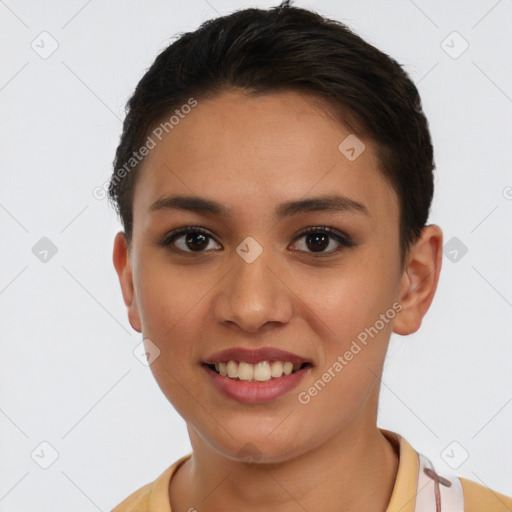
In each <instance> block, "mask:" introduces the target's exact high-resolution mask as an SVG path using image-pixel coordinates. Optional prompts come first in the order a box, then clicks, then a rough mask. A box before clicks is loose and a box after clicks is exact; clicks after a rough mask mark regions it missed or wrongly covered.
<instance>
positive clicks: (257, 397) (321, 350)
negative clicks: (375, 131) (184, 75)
mask: <svg viewBox="0 0 512 512" xmlns="http://www.w3.org/2000/svg"><path fill="white" fill-rule="evenodd" d="M350 135H351V131H350V129H349V128H347V127H345V126H344V125H342V124H340V123H339V122H337V121H335V120H334V119H333V118H332V117H330V116H329V115H328V114H327V113H326V111H325V109H323V108H322V106H321V104H320V103H319V102H318V100H315V99H314V98H313V97H311V96H304V95H299V94H298V93H294V92H283V93H273V94H269V95H264V96H260V97H249V96H245V95H243V94H241V93H239V92H225V93H223V94H222V95H220V96H217V97H216V98H214V99H209V100H205V101H199V102H198V105H197V106H196V107H195V108H194V109H192V110H191V112H190V113H189V114H187V115H186V116H185V117H184V118H183V119H181V120H180V122H179V124H178V125H176V126H175V127H174V128H173V130H172V131H170V132H169V134H167V135H166V136H165V137H164V138H163V139H162V141H161V142H159V143H158V144H157V145H156V147H155V148H154V149H152V150H151V151H150V153H149V154H148V156H147V157H146V159H145V161H144V162H143V164H142V167H141V169H140V175H139V178H138V181H137V184H136V187H135V191H134V200H133V218H134V230H133V238H132V245H131V248H130V252H129V253H128V255H127V259H126V262H125V264H124V265H123V272H124V274H123V278H122V279H123V281H124V282H122V284H123V293H124V296H125V301H126V303H127V305H128V311H129V318H130V322H131V325H132V326H133V327H134V328H135V329H136V330H137V331H139V332H142V334H143V337H144V338H145V339H146V340H151V343H149V342H148V341H146V347H147V349H148V351H149V352H150V353H153V354H154V355H155V354H157V353H158V351H157V350H156V349H155V348H154V347H155V346H156V347H158V350H159V351H160V352H159V355H158V357H156V358H155V359H154V361H153V362H152V364H151V370H152V372H153V374H154V376H155V378H156V380H157V382H158V384H159V386H160V388H161V389H162V391H163V393H164V394H165V396H166V397H167V398H168V399H169V401H170V402H171V403H172V404H173V405H174V407H175V408H176V409H177V411H178V412H179V413H180V415H181V416H182V417H183V418H184V419H185V421H186V422H187V425H188V428H189V432H190V433H191V436H195V437H196V438H198V439H201V440H202V442H203V443H204V444H205V445H207V446H208V447H209V448H211V449H212V450H215V451H216V452H217V453H220V454H223V455H225V456H226V457H229V458H236V457H237V456H240V453H241V452H240V450H242V451H243V450H246V449H248V450H253V451H256V452H257V453H258V457H259V458H261V460H266V461H269V462H270V461H283V460H286V459H288V458H291V457H294V456H298V455H301V454H303V453H305V452H307V451H308V450H312V449H314V448H315V447H318V446H320V445H321V444H322V443H324V442H325V440H327V439H332V438H333V437H334V436H336V435H342V434H343V435H347V433H351V432H352V433H355V432H364V431H368V430H369V429H372V428H373V429H375V424H376V413H377V398H378V392H379V376H380V374H381V371H382V365H383V361H384V357H385V353H386V349H387V345H388V341H389V337H390V335H391V332H392V330H393V324H394V322H395V321H396V319H397V317H399V315H400V313H399V309H400V306H399V305H398V306H397V300H398V299H399V295H400V288H401V279H402V273H401V269H400V252H399V205H398V198H397V195H396V194H395V192H394V190H393V189H392V187H391V185H390V184H389V183H388V182H387V181H386V179H385V178H384V177H383V176H382V174H381V172H380V171H379V169H378V167H379V163H378V161H377V158H376V153H375V147H374V145H373V144H372V142H371V141H369V140H360V141H359V142H358V144H360V143H361V142H363V143H364V145H365V147H364V151H363V152H362V153H361V154H360V155H359V156H358V157H357V158H355V159H354V155H355V156H357V153H359V151H360V149H361V148H362V146H360V145H359V146H354V141H353V140H352V139H348V142H350V141H351V140H352V144H348V142H346V143H345V146H344V145H343V144H342V150H340V149H339V146H340V144H341V143H342V142H343V141H344V140H345V139H346V138H347V137H348V136H350ZM347 144H348V148H347ZM350 147H354V148H355V151H353V152H352V151H351V150H350ZM347 156H349V157H350V158H348V157H347ZM177 196H181V197H182V199H181V200H179V199H177ZM190 196H195V197H198V198H200V199H201V200H202V201H201V200H188V201H187V200H185V199H183V197H190ZM335 197H336V198H337V199H334V198H335ZM322 198H323V200H322ZM326 198H327V199H326ZM328 199H331V200H330V201H329V200H328ZM206 201H207V202H206ZM178 229H179V230H181V231H180V232H179V233H177V232H176V230H178ZM116 245H117V248H116V249H115V250H118V251H119V252H122V250H123V249H122V240H121V239H116ZM120 275H121V274H120ZM226 351H227V352H226ZM350 354H351V355H350ZM228 361H232V362H231V363H228ZM265 361H266V362H265ZM279 362H280V363H279ZM283 363H285V364H283ZM286 363H288V364H286ZM290 363H291V365H290ZM290 371H292V373H291V374H289V375H288V373H289V372H290ZM226 372H228V375H223V374H225V373H226ZM229 375H230V376H231V377H230V376H229ZM251 375H252V377H251ZM273 375H274V376H273ZM240 378H241V380H239V379H240ZM246 379H250V380H246ZM249 443H250V444H249ZM237 454H238V455H237Z"/></svg>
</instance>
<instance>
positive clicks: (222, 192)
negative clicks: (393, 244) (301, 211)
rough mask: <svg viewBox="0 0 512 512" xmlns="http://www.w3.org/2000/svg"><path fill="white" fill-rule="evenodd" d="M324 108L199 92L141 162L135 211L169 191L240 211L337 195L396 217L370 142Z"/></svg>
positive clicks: (277, 97)
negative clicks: (205, 97) (207, 95)
mask: <svg viewBox="0 0 512 512" xmlns="http://www.w3.org/2000/svg"><path fill="white" fill-rule="evenodd" d="M328 108H329V106H328V105H327V104H325V103H323V102H322V101H321V100H319V99H318V98H315V97H313V96H309V95H303V94H299V93H296V92H289V91H287V92H280V93H272V94H266V95H260V96H248V95H245V94H243V93H241V92H235V91H230V92H225V93H222V94H220V95H219V96H217V97H215V98H213V99H208V100H203V101H201V100H200V99H199V100H198V104H197V106H196V107H195V108H193V109H192V110H191V111H190V113H188V114H186V115H182V117H181V118H180V120H179V122H178V123H177V124H175V125H173V127H172V129H170V130H169V133H165V132H164V134H163V136H162V137H161V139H162V140H161V141H159V140H156V146H155V147H154V148H153V149H152V150H151V151H150V152H149V154H148V155H147V156H146V158H145V160H144V162H143V163H142V166H141V168H140V169H139V172H140V173H141V174H140V176H139V179H138V181H137V185H136V187H135V194H134V205H133V206H134V216H136V215H137V212H138V213H143V212H148V211H150V210H151V205H152V204H153V203H154V202H155V201H157V200H158V199H160V198H162V197H164V196H165V195H167V194H169V195H170V194H185V195H195V196H201V197H206V198H210V199H213V200H215V201H216V202H219V203H222V204H225V205H226V206H227V207H228V208H229V210H230V211H231V212H233V213H236V214H237V215H239V216H240V215H242V216H243V215H249V212H252V213H254V212H257V213H258V214H260V213H262V212H268V213H269V215H270V213H271V212H273V211H274V209H275V206H276V205H277V204H278V203H279V204H281V203H283V202H286V201H292V200H296V199H298V198H306V197H308V196H317V195H326V194H328V195H333V194H341V195H344V196H346V197H348V198H349V199H352V200H353V201H356V202H359V203H362V204H364V205H365V206H367V208H368V210H369V212H370V214H371V216H374V215H375V216H376V218H378V217H379V216H381V215H382V214H384V213H387V214H389V215H390V219H389V220H390V221H391V220H392V221H393V222H395V221H396V222H397V221H398V201H397V197H396V194H395V192H394V190H393V189H392V187H391V185H390V184H389V182H388V181H387V180H386V179H385V178H384V177H383V175H382V173H381V171H380V170H379V168H378V166H379V162H378V159H377V156H376V153H375V147H374V145H373V143H372V142H371V141H369V140H364V141H363V140H362V139H359V138H356V136H355V135H354V134H353V133H352V132H351V130H350V128H349V127H347V126H345V125H344V124H342V123H340V122H339V121H337V120H336V119H335V118H334V116H333V115H332V114H329V111H328ZM347 150H348V152H347ZM354 156H355V157H356V158H354ZM393 214H396V219H394V218H393ZM240 218H241V217H240Z"/></svg>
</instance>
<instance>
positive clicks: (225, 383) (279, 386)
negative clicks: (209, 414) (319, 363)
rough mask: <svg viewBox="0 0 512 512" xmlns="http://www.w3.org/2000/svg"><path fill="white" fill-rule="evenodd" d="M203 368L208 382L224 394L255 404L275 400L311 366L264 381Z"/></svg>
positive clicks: (206, 367)
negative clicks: (253, 380)
mask: <svg viewBox="0 0 512 512" xmlns="http://www.w3.org/2000/svg"><path fill="white" fill-rule="evenodd" d="M203 368H204V369H205V371H206V374H207V375H208V378H209V379H210V382H211V383H212V384H213V385H214V386H215V387H216V388H217V389H218V390H219V391H220V392H221V393H222V394H224V395H225V396H227V397H228V398H231V399H233V400H236V401H237V402H241V403H245V404H257V403H262V402H269V401H271V400H275V399H277V398H279V397H281V396H283V395H285V394H286V393H288V392H289V391H291V390H292V389H293V388H295V387H296V386H297V385H298V384H299V382H300V381H301V380H302V378H303V377H304V374H305V373H306V372H307V371H308V370H309V369H310V368H311V367H310V366H307V367H306V368H302V369H301V370H299V371H298V372H296V373H291V374H290V375H284V376H283V377H279V378H278V379H270V380H267V381H265V382H247V381H243V380H233V379H230V378H228V377H223V376H222V375H220V374H218V373H217V372H215V371H214V370H212V369H211V368H209V367H208V366H206V365H203Z"/></svg>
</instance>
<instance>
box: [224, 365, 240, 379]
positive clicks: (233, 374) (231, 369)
mask: <svg viewBox="0 0 512 512" xmlns="http://www.w3.org/2000/svg"><path fill="white" fill-rule="evenodd" d="M227 373H228V377H229V378H230V379H236V378H237V376H238V375H237V373H238V363H236V362H235V361H228V364H227Z"/></svg>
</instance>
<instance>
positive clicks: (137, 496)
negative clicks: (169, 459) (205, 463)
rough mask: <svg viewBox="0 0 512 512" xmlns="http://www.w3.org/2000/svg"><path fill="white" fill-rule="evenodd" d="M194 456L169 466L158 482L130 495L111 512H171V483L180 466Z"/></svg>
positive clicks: (182, 458) (185, 457) (155, 481)
mask: <svg viewBox="0 0 512 512" xmlns="http://www.w3.org/2000/svg"><path fill="white" fill-rule="evenodd" d="M191 455H192V454H188V455H185V456H184V457H181V458H180V459H178V460H177V461H176V462H174V463H173V464H172V465H171V466H169V467H168V468H167V469H166V470H165V471H164V472H163V473H162V474H161V475H160V476H159V477H158V478H157V479H156V480H154V481H153V482H150V483H149V484H146V485H144V486H143V487H141V488H140V489H138V490H136V491H135V492H133V493H132V494H130V495H129V496H128V497H127V498H126V499H124V500H123V501H122V502H121V503H119V505H117V506H116V507H115V508H113V509H112V511H111V512H171V506H170V503H169V482H170V481H171V478H172V475H173V474H174V473H175V472H176V470H177V469H178V467H179V466H181V464H182V463H183V462H185V461H186V460H188V459H189V458H190V457H191Z"/></svg>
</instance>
